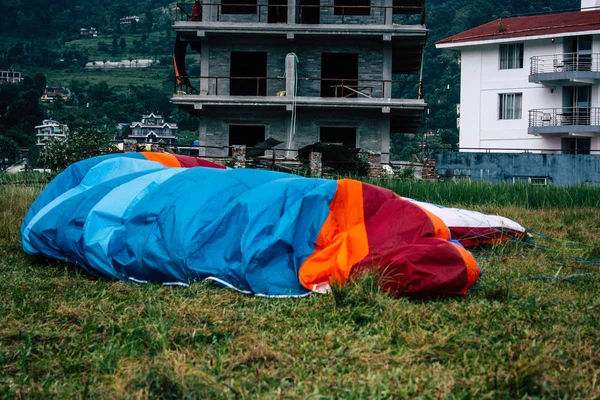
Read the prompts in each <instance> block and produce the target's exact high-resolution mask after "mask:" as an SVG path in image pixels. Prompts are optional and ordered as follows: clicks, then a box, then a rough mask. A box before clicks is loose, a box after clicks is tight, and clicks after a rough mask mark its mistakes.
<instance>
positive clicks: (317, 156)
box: [308, 151, 323, 178]
mask: <svg viewBox="0 0 600 400" xmlns="http://www.w3.org/2000/svg"><path fill="white" fill-rule="evenodd" d="M308 170H309V173H310V176H312V177H315V178H319V177H321V176H322V175H323V157H322V155H321V153H319V152H316V151H311V152H310V156H309V166H308Z"/></svg>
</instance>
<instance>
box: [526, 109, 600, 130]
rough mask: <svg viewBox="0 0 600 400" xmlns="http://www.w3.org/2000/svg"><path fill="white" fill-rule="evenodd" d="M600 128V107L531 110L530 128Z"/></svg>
mask: <svg viewBox="0 0 600 400" xmlns="http://www.w3.org/2000/svg"><path fill="white" fill-rule="evenodd" d="M569 125H592V126H600V107H562V108H541V109H537V110H529V127H530V128H534V127H535V128H537V127H543V126H569Z"/></svg>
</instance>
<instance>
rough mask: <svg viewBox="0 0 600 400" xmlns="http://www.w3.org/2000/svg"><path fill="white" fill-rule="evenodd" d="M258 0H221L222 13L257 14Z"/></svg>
mask: <svg viewBox="0 0 600 400" xmlns="http://www.w3.org/2000/svg"><path fill="white" fill-rule="evenodd" d="M256 1H257V0H221V14H256V9H257V6H256Z"/></svg>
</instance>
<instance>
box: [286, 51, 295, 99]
mask: <svg viewBox="0 0 600 400" xmlns="http://www.w3.org/2000/svg"><path fill="white" fill-rule="evenodd" d="M296 84H297V82H296V57H295V56H294V55H293V54H288V55H287V56H285V95H286V96H290V97H291V96H293V95H294V92H295V89H297V88H296Z"/></svg>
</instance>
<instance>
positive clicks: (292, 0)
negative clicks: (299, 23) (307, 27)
mask: <svg viewBox="0 0 600 400" xmlns="http://www.w3.org/2000/svg"><path fill="white" fill-rule="evenodd" d="M297 1H299V0H288V2H287V5H288V9H287V23H288V24H295V23H296V2H297Z"/></svg>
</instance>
